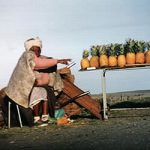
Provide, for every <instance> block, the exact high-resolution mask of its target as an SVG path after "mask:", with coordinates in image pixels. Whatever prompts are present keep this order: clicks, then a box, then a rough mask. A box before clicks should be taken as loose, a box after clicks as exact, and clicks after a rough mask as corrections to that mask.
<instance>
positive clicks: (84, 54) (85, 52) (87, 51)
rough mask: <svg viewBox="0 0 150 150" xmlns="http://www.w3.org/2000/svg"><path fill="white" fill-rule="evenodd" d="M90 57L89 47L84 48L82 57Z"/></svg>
mask: <svg viewBox="0 0 150 150" xmlns="http://www.w3.org/2000/svg"><path fill="white" fill-rule="evenodd" d="M88 57H89V50H87V49H85V50H83V53H82V58H88Z"/></svg>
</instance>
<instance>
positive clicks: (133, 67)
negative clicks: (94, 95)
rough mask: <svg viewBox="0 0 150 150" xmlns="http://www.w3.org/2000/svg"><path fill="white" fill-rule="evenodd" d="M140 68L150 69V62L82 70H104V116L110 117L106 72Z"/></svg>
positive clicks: (102, 79)
mask: <svg viewBox="0 0 150 150" xmlns="http://www.w3.org/2000/svg"><path fill="white" fill-rule="evenodd" d="M139 69H150V64H132V65H128V64H127V65H126V66H125V67H124V68H120V67H108V68H94V67H91V68H87V70H80V71H85V72H86V71H95V70H102V74H101V83H102V85H101V88H102V97H103V110H102V112H103V118H104V119H108V107H107V93H106V72H108V71H125V70H139Z"/></svg>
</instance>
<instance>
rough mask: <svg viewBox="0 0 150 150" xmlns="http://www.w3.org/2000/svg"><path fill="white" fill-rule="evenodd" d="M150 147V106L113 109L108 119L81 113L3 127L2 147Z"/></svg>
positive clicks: (132, 149)
mask: <svg viewBox="0 0 150 150" xmlns="http://www.w3.org/2000/svg"><path fill="white" fill-rule="evenodd" d="M13 149H15V150H17V149H21V150H150V109H145V110H125V111H118V110H113V111H111V112H110V114H109V119H108V120H105V121H104V120H99V119H96V118H92V117H89V116H86V117H83V116H78V117H76V118H74V122H73V123H71V124H69V125H65V126H57V125H56V124H49V125H48V126H47V127H33V128H29V127H23V128H19V127H15V128H10V129H6V128H1V129H0V150H13Z"/></svg>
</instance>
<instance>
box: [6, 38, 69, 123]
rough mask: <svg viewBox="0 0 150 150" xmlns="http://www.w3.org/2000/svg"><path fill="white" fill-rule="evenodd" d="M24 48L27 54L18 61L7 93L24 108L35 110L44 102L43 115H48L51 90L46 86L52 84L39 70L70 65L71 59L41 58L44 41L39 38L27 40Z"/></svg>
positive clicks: (46, 74)
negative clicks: (48, 100) (36, 106)
mask: <svg viewBox="0 0 150 150" xmlns="http://www.w3.org/2000/svg"><path fill="white" fill-rule="evenodd" d="M24 46H25V52H23V54H22V56H21V57H20V59H19V60H18V63H17V65H16V67H15V69H14V71H13V73H12V75H11V78H10V80H9V83H8V85H7V87H6V89H5V93H6V94H7V96H8V97H9V98H10V99H11V100H12V101H14V102H15V103H17V104H18V105H20V106H23V107H24V108H29V107H30V108H32V109H33V108H34V106H35V105H36V104H38V103H39V102H41V101H44V102H43V108H44V110H43V115H47V113H48V112H47V104H46V103H47V99H48V95H47V94H48V93H47V92H48V90H49V89H47V87H46V86H45V85H47V86H48V85H49V84H50V83H48V82H50V79H49V76H50V74H48V73H39V72H38V70H39V69H46V68H49V67H53V66H55V65H57V64H58V63H61V64H68V61H70V59H54V58H52V59H48V58H47V57H40V53H41V49H42V41H41V40H40V39H39V38H32V39H29V40H27V41H26V42H25V44H24ZM60 84H62V83H60ZM51 92H52V91H51ZM53 98H54V96H52V98H50V99H51V101H53V100H52V99H53ZM49 113H50V112H49ZM51 115H52V113H51ZM43 118H44V117H43ZM45 118H47V117H45ZM37 120H38V119H37ZM45 120H46V119H45ZM35 121H36V120H35Z"/></svg>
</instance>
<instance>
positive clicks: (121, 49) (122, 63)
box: [117, 44, 126, 68]
mask: <svg viewBox="0 0 150 150" xmlns="http://www.w3.org/2000/svg"><path fill="white" fill-rule="evenodd" d="M117 50H118V51H117V54H118V58H117V61H118V66H119V67H121V68H123V67H125V65H126V57H125V49H124V45H123V44H120V45H119V47H118V49H117Z"/></svg>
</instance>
